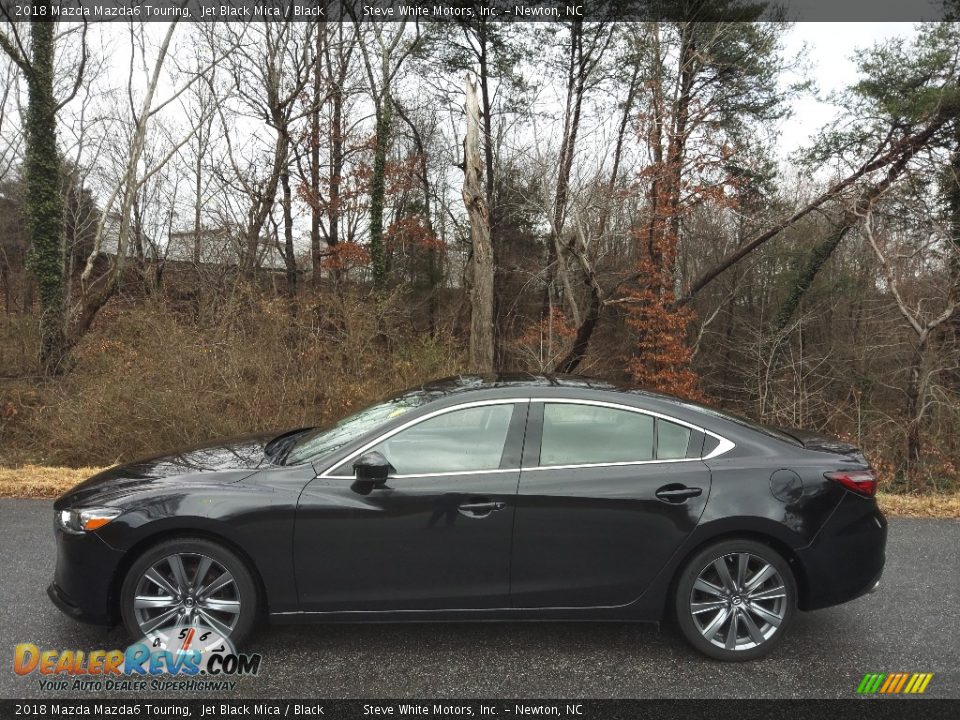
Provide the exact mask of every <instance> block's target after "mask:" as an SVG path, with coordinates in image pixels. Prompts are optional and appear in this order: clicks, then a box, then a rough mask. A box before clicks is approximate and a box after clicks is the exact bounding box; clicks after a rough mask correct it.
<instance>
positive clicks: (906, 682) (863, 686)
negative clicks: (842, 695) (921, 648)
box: [857, 672, 933, 695]
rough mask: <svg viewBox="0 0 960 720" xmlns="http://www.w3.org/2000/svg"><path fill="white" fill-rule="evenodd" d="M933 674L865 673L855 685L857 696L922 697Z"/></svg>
mask: <svg viewBox="0 0 960 720" xmlns="http://www.w3.org/2000/svg"><path fill="white" fill-rule="evenodd" d="M932 679H933V673H908V672H897V673H867V674H866V675H864V676H863V680H861V681H860V684H859V685H857V694H858V695H875V694H878V695H922V694H923V693H924V692H926V689H927V685H929V684H930V681H931V680H932Z"/></svg>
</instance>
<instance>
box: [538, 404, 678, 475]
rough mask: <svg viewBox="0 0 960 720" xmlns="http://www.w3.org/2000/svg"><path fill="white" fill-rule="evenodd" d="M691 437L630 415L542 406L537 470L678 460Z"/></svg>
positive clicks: (598, 408) (599, 408)
mask: <svg viewBox="0 0 960 720" xmlns="http://www.w3.org/2000/svg"><path fill="white" fill-rule="evenodd" d="M690 432H691V431H690V428H687V427H684V426H683V425H679V424H677V423H672V422H668V421H666V420H661V419H659V418H654V417H653V416H651V415H645V414H643V413H637V412H631V411H629V410H620V409H617V408H609V407H603V406H600V405H580V404H574V403H546V404H545V405H544V408H543V438H542V440H541V444H540V465H541V466H556V465H592V464H597V463H623V462H640V461H651V460H677V459H682V458H685V457H686V456H687V445H688V443H689V442H690Z"/></svg>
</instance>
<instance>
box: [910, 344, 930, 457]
mask: <svg viewBox="0 0 960 720" xmlns="http://www.w3.org/2000/svg"><path fill="white" fill-rule="evenodd" d="M925 344H926V343H925V342H923V341H922V340H921V342H919V343H917V346H916V348H914V351H913V355H912V356H911V359H910V375H909V378H908V380H907V387H906V395H907V470H910V469H912V468H913V467H914V466H915V465H916V464H917V463H918V462H919V461H920V454H921V452H922V451H923V442H922V439H921V434H920V430H921V427H920V425H921V423H922V420H923V413H922V412H921V411H920V402H921V398H920V379H921V372H922V369H923V355H924V349H925V348H924V346H925Z"/></svg>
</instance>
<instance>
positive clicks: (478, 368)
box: [463, 76, 493, 373]
mask: <svg viewBox="0 0 960 720" xmlns="http://www.w3.org/2000/svg"><path fill="white" fill-rule="evenodd" d="M466 95H467V101H466V106H465V107H466V112H467V134H466V137H465V138H464V140H463V204H464V205H465V206H466V208H467V213H468V215H469V216H470V240H471V243H472V246H473V247H472V253H471V256H470V276H469V278H470V279H469V282H470V354H469V355H470V357H469V361H468V363H469V366H470V370H471V371H472V372H481V373H488V372H491V371H492V370H493V249H492V248H491V246H490V211H489V208H488V207H487V199H486V193H485V192H484V188H483V161H482V160H481V159H480V106H479V103H478V102H477V89H476V86H475V85H474V84H473V81H472V80H471V79H470V77H469V76H467V78H466Z"/></svg>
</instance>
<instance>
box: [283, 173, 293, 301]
mask: <svg viewBox="0 0 960 720" xmlns="http://www.w3.org/2000/svg"><path fill="white" fill-rule="evenodd" d="M280 185H281V187H282V188H283V200H282V201H281V202H282V205H283V262H284V266H285V267H286V278H287V296H288V297H289V298H290V299H291V300H292V299H293V298H295V297H296V296H297V255H296V252H295V251H294V247H293V197H292V193H291V191H290V166H289V165H284V166H283V170H282V171H281V173H280Z"/></svg>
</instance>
